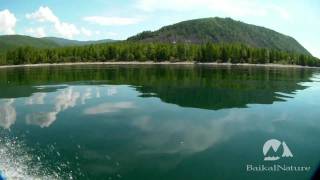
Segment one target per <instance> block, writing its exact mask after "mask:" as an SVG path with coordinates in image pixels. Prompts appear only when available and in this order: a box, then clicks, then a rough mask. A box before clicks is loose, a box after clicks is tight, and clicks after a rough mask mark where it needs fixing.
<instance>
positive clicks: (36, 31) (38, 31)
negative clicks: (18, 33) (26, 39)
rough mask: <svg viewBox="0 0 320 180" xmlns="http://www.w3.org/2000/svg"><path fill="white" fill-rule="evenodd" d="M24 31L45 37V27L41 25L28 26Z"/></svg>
mask: <svg viewBox="0 0 320 180" xmlns="http://www.w3.org/2000/svg"><path fill="white" fill-rule="evenodd" d="M26 32H27V33H28V34H30V35H32V36H35V37H39V38H40V37H45V36H47V34H46V32H45V29H44V28H43V27H38V28H28V29H27V30H26Z"/></svg>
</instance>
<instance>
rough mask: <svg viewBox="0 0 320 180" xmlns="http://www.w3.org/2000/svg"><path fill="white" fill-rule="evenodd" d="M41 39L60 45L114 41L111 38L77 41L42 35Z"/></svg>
mask: <svg viewBox="0 0 320 180" xmlns="http://www.w3.org/2000/svg"><path fill="white" fill-rule="evenodd" d="M42 39H45V40H50V41H53V42H55V43H57V44H59V45H60V46H82V45H88V44H101V43H109V42H115V41H116V40H112V39H103V40H97V41H77V40H70V39H64V38H57V37H44V38H42Z"/></svg>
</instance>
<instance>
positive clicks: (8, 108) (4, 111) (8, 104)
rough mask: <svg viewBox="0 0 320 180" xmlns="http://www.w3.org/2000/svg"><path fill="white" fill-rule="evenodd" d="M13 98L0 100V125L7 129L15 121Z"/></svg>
mask: <svg viewBox="0 0 320 180" xmlns="http://www.w3.org/2000/svg"><path fill="white" fill-rule="evenodd" d="M13 103H14V99H9V100H5V101H3V102H0V126H1V127H3V128H5V129H9V128H10V127H11V125H13V124H14V123H15V121H16V117H17V113H16V110H15V108H14V107H13Z"/></svg>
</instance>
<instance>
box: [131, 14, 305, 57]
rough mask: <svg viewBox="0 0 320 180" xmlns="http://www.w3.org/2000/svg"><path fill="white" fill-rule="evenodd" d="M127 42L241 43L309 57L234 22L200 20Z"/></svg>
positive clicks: (290, 41)
mask: <svg viewBox="0 0 320 180" xmlns="http://www.w3.org/2000/svg"><path fill="white" fill-rule="evenodd" d="M128 40H129V41H142V42H169V43H175V42H190V43H206V42H213V43H242V44H246V45H249V46H252V47H257V48H270V49H277V50H282V51H290V52H291V51H294V52H297V53H302V54H306V55H311V54H310V53H309V52H308V51H307V50H306V49H305V48H304V47H303V46H302V45H301V44H299V42H297V41H296V40H295V39H294V38H292V37H290V36H286V35H283V34H281V33H278V32H276V31H274V30H271V29H267V28H264V27H260V26H256V25H251V24H246V23H243V22H240V21H235V20H233V19H231V18H218V17H215V18H203V19H194V20H188V21H183V22H179V23H176V24H173V25H169V26H164V27H162V28H160V29H159V30H157V31H144V32H142V33H139V34H137V35H135V36H132V37H129V38H128Z"/></svg>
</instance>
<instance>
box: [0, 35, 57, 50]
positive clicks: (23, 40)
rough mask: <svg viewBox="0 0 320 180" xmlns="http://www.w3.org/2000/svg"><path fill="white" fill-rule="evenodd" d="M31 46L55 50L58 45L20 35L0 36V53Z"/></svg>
mask: <svg viewBox="0 0 320 180" xmlns="http://www.w3.org/2000/svg"><path fill="white" fill-rule="evenodd" d="M24 46H31V47H35V48H55V47H59V45H58V44H57V43H55V42H53V41H51V40H47V39H40V38H34V37H30V36H22V35H4V36H0V53H1V52H5V51H7V50H11V49H15V48H17V47H24Z"/></svg>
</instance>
